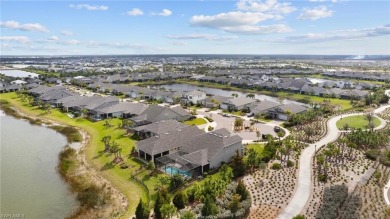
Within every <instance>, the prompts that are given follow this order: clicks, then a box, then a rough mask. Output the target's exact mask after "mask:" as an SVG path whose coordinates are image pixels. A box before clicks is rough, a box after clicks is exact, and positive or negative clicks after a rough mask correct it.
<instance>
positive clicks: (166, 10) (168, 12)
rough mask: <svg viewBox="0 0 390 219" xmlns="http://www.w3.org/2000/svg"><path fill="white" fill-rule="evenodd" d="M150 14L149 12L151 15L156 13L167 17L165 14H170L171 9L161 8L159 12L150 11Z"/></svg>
mask: <svg viewBox="0 0 390 219" xmlns="http://www.w3.org/2000/svg"><path fill="white" fill-rule="evenodd" d="M150 14H151V15H157V16H163V17H167V16H170V15H172V11H171V10H169V9H163V10H162V11H161V12H159V13H156V12H151V13H150Z"/></svg>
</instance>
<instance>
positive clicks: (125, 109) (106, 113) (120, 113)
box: [96, 102, 148, 119]
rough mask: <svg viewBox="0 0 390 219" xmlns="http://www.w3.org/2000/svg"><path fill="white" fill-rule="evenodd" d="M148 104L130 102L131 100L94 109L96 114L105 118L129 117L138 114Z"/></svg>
mask: <svg viewBox="0 0 390 219" xmlns="http://www.w3.org/2000/svg"><path fill="white" fill-rule="evenodd" d="M146 108H148V105H146V104H143V103H132V102H120V103H118V104H113V105H110V106H107V107H104V108H98V109H96V116H98V117H100V118H103V119H107V118H112V117H116V118H131V117H133V116H138V115H140V114H141V113H142V112H143V111H145V109H146Z"/></svg>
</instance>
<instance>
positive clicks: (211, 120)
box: [204, 116, 214, 122]
mask: <svg viewBox="0 0 390 219" xmlns="http://www.w3.org/2000/svg"><path fill="white" fill-rule="evenodd" d="M204 118H205V119H207V120H208V121H209V122H214V120H213V119H212V118H211V117H208V116H205V117H204Z"/></svg>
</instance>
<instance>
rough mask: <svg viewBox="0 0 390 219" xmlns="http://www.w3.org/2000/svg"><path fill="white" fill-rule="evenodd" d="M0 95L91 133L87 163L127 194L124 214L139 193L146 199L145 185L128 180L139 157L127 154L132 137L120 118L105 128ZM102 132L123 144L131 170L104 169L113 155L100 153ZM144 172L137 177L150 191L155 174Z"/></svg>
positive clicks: (23, 108) (132, 208) (12, 95)
mask: <svg viewBox="0 0 390 219" xmlns="http://www.w3.org/2000/svg"><path fill="white" fill-rule="evenodd" d="M0 99H5V100H8V101H9V102H10V103H11V104H12V105H13V106H15V107H17V108H18V109H19V110H20V111H22V112H23V113H25V114H29V115H32V116H38V117H42V118H47V119H50V120H53V121H58V122H61V123H64V124H67V125H71V126H77V127H80V128H82V129H84V130H85V131H87V132H88V134H89V135H90V137H91V139H90V142H89V145H88V147H87V150H86V153H87V158H88V160H89V161H90V162H89V163H90V164H91V165H92V166H93V167H94V168H95V169H96V170H98V171H99V173H100V174H101V175H102V176H103V177H105V178H106V179H108V180H109V181H110V182H112V184H113V185H114V186H115V187H116V188H118V189H119V190H120V191H121V192H122V193H123V194H124V195H125V196H126V197H127V198H128V200H129V208H128V210H127V212H126V215H125V216H126V217H127V218H128V217H129V216H130V215H132V214H134V212H135V208H136V206H137V204H138V201H139V199H140V197H142V199H143V200H146V192H145V191H144V189H143V188H142V187H141V186H139V185H138V184H137V183H135V182H134V181H132V180H130V171H132V170H135V169H138V168H139V167H140V164H139V161H138V162H137V160H135V159H131V158H127V155H128V154H129V153H130V151H131V149H132V148H133V147H134V145H135V141H134V140H131V139H130V138H129V137H124V136H123V134H124V133H125V132H124V131H123V130H122V129H118V128H117V125H118V124H119V123H120V120H119V119H113V120H112V125H113V126H112V127H111V128H108V129H106V128H105V127H104V126H103V124H104V122H103V121H100V122H94V123H93V122H90V121H88V120H86V119H84V118H77V119H71V118H69V117H68V116H67V115H66V114H64V113H62V112H60V111H59V110H57V109H53V110H52V112H51V113H50V114H48V115H44V114H43V113H44V112H43V111H42V110H40V109H37V108H36V107H31V106H29V104H27V103H22V102H21V101H20V100H19V99H17V98H16V94H15V93H6V94H0ZM105 135H111V136H112V138H111V139H112V140H116V141H117V142H118V144H119V145H120V147H121V148H122V156H123V157H125V162H126V163H128V164H129V165H130V166H131V167H130V170H129V169H125V170H123V169H120V167H119V166H115V167H112V168H108V169H106V170H104V169H105V168H104V167H110V165H107V164H108V163H110V162H111V161H112V160H113V155H110V156H108V155H107V154H104V153H101V151H102V150H103V149H104V145H103V143H102V142H101V139H102V137H103V136H105ZM145 175H146V173H145V172H143V173H141V174H139V175H138V176H137V177H139V178H141V179H142V180H144V182H145V183H146V185H147V186H148V187H149V189H150V191H151V192H152V193H153V191H154V190H153V188H154V186H155V185H156V183H157V178H156V176H154V177H149V176H146V177H145Z"/></svg>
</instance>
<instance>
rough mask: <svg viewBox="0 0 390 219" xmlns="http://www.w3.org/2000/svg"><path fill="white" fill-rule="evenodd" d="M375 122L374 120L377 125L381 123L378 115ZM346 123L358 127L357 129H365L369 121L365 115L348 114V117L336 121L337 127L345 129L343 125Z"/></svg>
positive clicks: (351, 126)
mask: <svg viewBox="0 0 390 219" xmlns="http://www.w3.org/2000/svg"><path fill="white" fill-rule="evenodd" d="M373 122H374V125H375V127H377V126H379V125H380V124H381V122H380V120H379V119H378V118H376V117H375V118H374V120H373ZM346 123H347V124H348V126H349V127H350V128H357V129H358V128H362V129H365V128H366V126H367V125H368V121H367V120H366V119H365V117H364V116H363V115H359V116H348V117H344V118H342V119H340V120H339V121H337V123H336V125H337V128H339V129H343V126H344V125H345V124H346Z"/></svg>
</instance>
